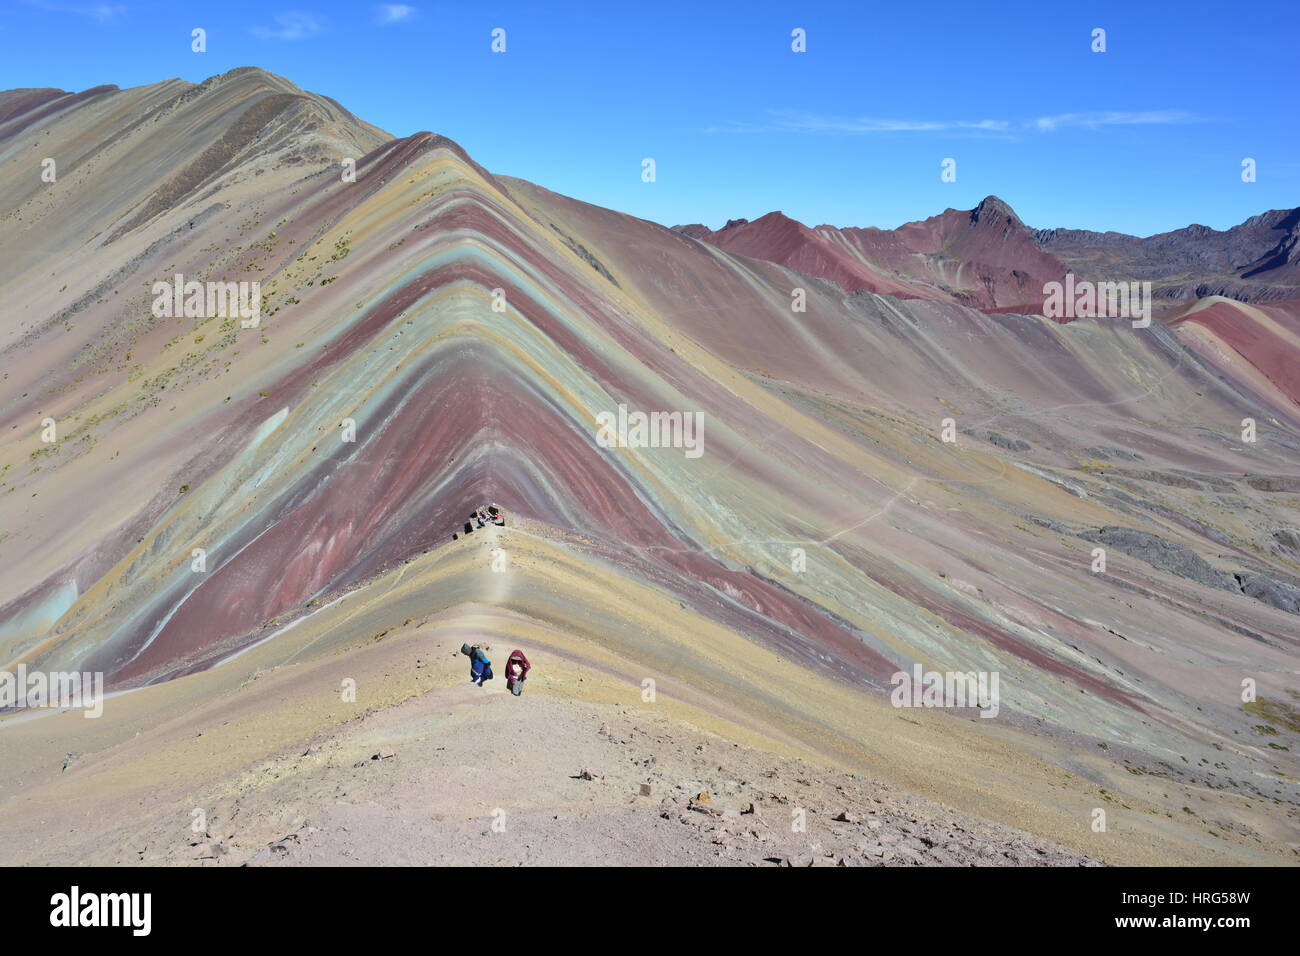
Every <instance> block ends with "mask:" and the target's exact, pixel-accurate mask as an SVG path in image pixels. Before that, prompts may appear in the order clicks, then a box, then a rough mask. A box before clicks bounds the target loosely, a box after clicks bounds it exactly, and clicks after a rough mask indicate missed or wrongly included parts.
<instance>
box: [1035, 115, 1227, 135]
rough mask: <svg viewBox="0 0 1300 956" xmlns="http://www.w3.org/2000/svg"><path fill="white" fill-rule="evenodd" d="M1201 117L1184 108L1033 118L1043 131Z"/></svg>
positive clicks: (1191, 120)
mask: <svg viewBox="0 0 1300 956" xmlns="http://www.w3.org/2000/svg"><path fill="white" fill-rule="evenodd" d="M1200 120H1201V117H1199V116H1196V115H1195V114H1194V113H1189V112H1187V111H1186V110H1147V111H1145V112H1140V113H1119V112H1113V111H1111V112H1101V113H1062V114H1060V115H1059V116H1040V117H1039V118H1038V119H1036V120H1034V127H1035V129H1040V130H1043V131H1044V132H1046V131H1050V130H1054V129H1061V128H1063V127H1067V126H1082V127H1085V128H1087V129H1099V128H1101V127H1103V126H1168V125H1172V124H1178V123H1196V122H1200Z"/></svg>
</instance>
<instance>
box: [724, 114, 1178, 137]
mask: <svg viewBox="0 0 1300 956" xmlns="http://www.w3.org/2000/svg"><path fill="white" fill-rule="evenodd" d="M1202 119H1203V117H1199V116H1196V115H1195V114H1193V113H1189V112H1187V111H1186V110H1147V111H1145V112H1133V113H1125V112H1117V111H1109V112H1093V113H1062V114H1060V115H1058V116H1040V117H1038V118H1037V119H1033V120H1000V119H981V120H921V119H889V118H883V117H876V116H826V115H821V114H817V113H802V112H797V111H794V110H768V111H767V119H765V120H763V121H761V122H757V123H745V122H738V121H732V122H728V123H725V124H723V125H721V126H712V127H709V128H708V129H706V130H704V132H706V133H840V134H845V135H851V136H860V135H870V134H874V133H955V134H974V135H979V134H992V135H999V134H1001V135H1005V134H1014V133H1020V132H1022V131H1024V130H1038V131H1039V132H1044V133H1046V132H1051V131H1052V130H1056V129H1065V128H1068V127H1074V128H1082V129H1101V128H1102V127H1106V126H1147V125H1156V124H1159V125H1172V124H1175V123H1195V122H1200V121H1201V120H1202Z"/></svg>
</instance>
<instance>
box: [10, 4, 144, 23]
mask: <svg viewBox="0 0 1300 956" xmlns="http://www.w3.org/2000/svg"><path fill="white" fill-rule="evenodd" d="M23 2H24V3H26V4H27V6H29V7H35V8H36V9H37V10H47V11H49V12H50V13H71V14H72V15H73V16H78V17H89V18H90V19H92V20H95V21H96V22H98V23H107V22H108V21H109V20H112V19H115V18H116V17H120V16H122V15H124V14H125V13H126V7H124V6H122V5H121V4H118V3H90V4H82V5H77V4H63V3H50V2H48V0H23Z"/></svg>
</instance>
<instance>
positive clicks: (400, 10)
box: [379, 3, 419, 23]
mask: <svg viewBox="0 0 1300 956" xmlns="http://www.w3.org/2000/svg"><path fill="white" fill-rule="evenodd" d="M418 12H419V11H418V10H416V9H415V7H408V6H407V5H406V4H404V3H385V4H384V5H383V6H381V7H380V8H379V22H380V23H403V22H405V21H407V20H412V19H414V18H415V15H416V13H418Z"/></svg>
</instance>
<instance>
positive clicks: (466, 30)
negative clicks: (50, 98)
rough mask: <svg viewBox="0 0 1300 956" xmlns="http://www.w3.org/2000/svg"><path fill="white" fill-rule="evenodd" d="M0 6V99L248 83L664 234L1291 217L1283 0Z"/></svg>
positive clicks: (1291, 13)
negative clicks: (432, 136) (293, 88)
mask: <svg viewBox="0 0 1300 956" xmlns="http://www.w3.org/2000/svg"><path fill="white" fill-rule="evenodd" d="M1135 8H1136V9H1135ZM1143 8H1148V9H1143ZM0 10H2V11H3V12H2V13H0V89H9V88H14V87H41V86H53V87H60V88H63V89H69V90H81V89H85V88H87V87H90V86H96V85H99V84H103V83H116V84H117V85H119V86H122V87H127V86H135V85H140V84H145V83H152V82H156V81H158V80H161V79H165V78H167V77H172V76H179V77H182V78H184V79H187V80H191V81H195V82H197V81H200V80H202V79H204V78H206V77H208V76H211V75H213V74H216V73H221V72H224V71H225V70H228V69H231V68H233V67H236V66H249V65H252V66H261V67H263V68H265V69H268V70H271V71H273V72H276V73H280V74H283V75H284V76H287V77H289V78H290V79H292V80H293V81H294V82H296V83H297V84H298V85H300V86H302V87H304V88H305V89H309V90H314V91H316V92H319V93H324V94H327V95H329V96H332V97H334V98H335V99H337V100H338V101H339V102H341V103H342V104H343V105H345V106H347V107H348V108H349V109H351V110H352V111H353V112H354V113H356V114H357V115H359V116H361V117H363V118H365V119H367V120H369V121H370V122H372V123H375V124H376V125H378V126H380V127H382V128H384V129H386V130H388V131H389V132H391V133H394V134H396V135H399V136H400V135H406V134H409V133H412V132H415V131H417V130H421V129H428V130H432V131H434V132H438V133H442V134H444V135H446V136H450V137H451V138H452V139H455V140H457V141H458V142H460V143H461V144H462V145H463V146H464V147H465V148H466V149H467V150H468V151H469V152H470V154H471V155H472V156H474V157H475V159H477V160H478V161H479V162H481V163H482V164H483V165H484V166H486V167H488V168H489V169H491V170H493V171H494V172H499V173H506V174H509V175H514V176H520V177H523V178H525V179H530V180H532V181H534V182H537V183H539V184H541V185H543V186H546V187H548V188H550V189H554V190H556V191H558V192H562V193H566V194H568V195H571V196H575V197H577V198H579V199H583V200H586V201H589V202H594V203H597V204H599V205H603V206H609V207H611V208H614V209H619V210H623V211H625V212H629V213H632V214H634V215H637V216H642V217H644V218H647V219H653V220H655V221H658V222H662V223H665V224H668V225H672V224H675V223H682V222H704V223H706V224H708V225H710V226H713V227H717V226H719V225H721V223H722V222H724V221H725V220H726V219H729V218H735V217H745V218H750V219H752V218H756V217H757V216H760V215H762V214H763V213H765V212H768V211H770V210H773V209H781V210H783V211H784V212H785V213H786V214H787V215H790V216H793V217H795V218H797V219H800V220H802V221H804V222H807V223H809V224H813V225H815V224H819V223H823V222H828V223H832V224H834V225H845V226H847V225H860V226H868V225H875V226H884V227H892V226H897V225H898V224H900V223H902V222H905V221H908V220H912V219H921V218H924V217H926V216H929V215H933V214H934V213H937V212H939V211H941V210H943V209H945V208H947V207H954V208H958V209H966V208H970V207H971V206H973V205H974V204H975V203H976V202H978V201H979V200H980V199H981V198H983V197H984V196H985V195H988V194H996V195H998V196H1001V197H1002V198H1003V199H1005V200H1006V201H1007V202H1009V203H1010V204H1011V205H1012V206H1013V207H1014V208H1015V209H1016V210H1017V212H1018V213H1019V214H1020V216H1021V218H1022V219H1024V220H1025V222H1027V223H1028V224H1030V225H1031V226H1039V227H1050V226H1062V227H1075V228H1087V229H1115V230H1118V231H1122V232H1131V233H1136V234H1139V235H1148V234H1151V233H1154V232H1161V231H1164V230H1167V229H1173V228H1178V227H1180V226H1183V225H1187V224H1188V223H1191V222H1200V223H1204V224H1205V225H1209V226H1213V227H1214V228H1218V229H1222V228H1226V227H1228V226H1230V225H1233V224H1235V223H1237V222H1240V221H1241V220H1243V219H1245V218H1247V217H1248V216H1251V215H1254V214H1256V213H1259V212H1262V211H1264V210H1266V209H1272V208H1284V207H1285V208H1289V207H1292V206H1296V205H1298V204H1300V122H1297V121H1298V120H1300V109H1298V108H1297V102H1300V97H1297V89H1296V83H1295V66H1296V50H1297V48H1298V47H1300V44H1298V43H1297V40H1300V29H1297V27H1298V26H1300V3H1297V2H1296V0H1260V2H1254V3H1250V4H1242V3H1209V2H1180V3H1177V4H1175V3H1150V4H1141V3H1137V2H1135V0H1129V2H1125V3H1104V2H1103V3H1099V2H1090V3H1072V2H1043V0H1040V2H1038V3H1028V2H1026V3H1003V4H991V3H979V2H968V3H957V2H952V3H945V2H934V0H929V2H904V3H898V2H891V3H887V4H886V3H879V2H876V0H859V2H846V3H842V4H831V3H816V2H809V3H801V2H785V3H767V2H762V0H756V2H736V3H726V2H724V3H700V2H694V3H677V2H668V0H653V2H650V3H612V4H611V3H602V4H593V3H584V4H566V3H563V2H560V0H554V2H547V3H540V2H539V3H492V2H486V3H461V4H446V3H431V2H423V0H410V2H409V3H406V4H400V5H387V6H385V5H381V4H370V3H361V2H357V3H333V2H316V3H310V2H306V0H302V2H299V0H286V2H284V3H280V2H279V0H262V2H257V3H249V2H241V0H231V2H210V3H186V2H175V0H169V2H140V0H103V2H96V0H3V4H2V5H0ZM194 27H203V28H204V29H206V30H207V43H208V52H206V53H202V54H199V53H194V52H192V51H191V50H190V31H191V30H192V29H193V28H194ZM497 27H500V28H503V29H504V30H505V31H506V52H505V53H503V54H496V53H493V52H492V51H491V49H490V45H491V31H492V30H493V29H494V28H497ZM796 27H797V28H802V29H804V30H806V31H807V52H806V53H794V52H792V50H791V31H792V30H793V29H794V28H796ZM1098 27H1100V28H1103V29H1105V31H1106V46H1107V50H1106V52H1105V53H1094V52H1092V51H1091V49H1090V46H1091V44H1092V36H1091V33H1092V30H1093V29H1094V28H1098ZM645 157H652V158H654V160H655V162H656V166H657V180H656V182H654V183H645V182H642V180H641V161H642V159H643V158H645ZM1245 157H1250V158H1253V159H1254V160H1256V162H1257V164H1258V167H1257V168H1258V173H1257V176H1258V178H1257V181H1256V182H1254V183H1243V182H1242V180H1241V162H1242V160H1243V158H1245ZM945 158H952V159H955V160H956V162H957V166H956V170H957V181H956V182H953V183H944V182H941V180H940V172H941V166H940V164H941V163H942V161H943V160H944V159H945Z"/></svg>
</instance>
